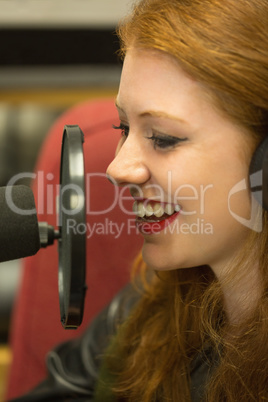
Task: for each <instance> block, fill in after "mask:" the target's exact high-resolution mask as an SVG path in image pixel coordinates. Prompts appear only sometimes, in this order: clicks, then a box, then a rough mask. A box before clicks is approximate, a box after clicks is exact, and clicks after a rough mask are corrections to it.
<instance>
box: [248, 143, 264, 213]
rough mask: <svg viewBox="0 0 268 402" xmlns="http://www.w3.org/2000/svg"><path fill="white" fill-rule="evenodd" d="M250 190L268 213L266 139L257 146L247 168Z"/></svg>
mask: <svg viewBox="0 0 268 402" xmlns="http://www.w3.org/2000/svg"><path fill="white" fill-rule="evenodd" d="M249 182H250V190H251V192H252V193H253V195H254V197H255V198H256V200H257V201H258V202H259V203H260V204H261V206H262V207H263V208H264V209H265V210H266V211H268V137H265V138H264V140H263V141H262V142H261V143H260V144H259V145H258V147H257V149H256V151H255V152H254V154H253V156H252V159H251V163H250V167H249Z"/></svg>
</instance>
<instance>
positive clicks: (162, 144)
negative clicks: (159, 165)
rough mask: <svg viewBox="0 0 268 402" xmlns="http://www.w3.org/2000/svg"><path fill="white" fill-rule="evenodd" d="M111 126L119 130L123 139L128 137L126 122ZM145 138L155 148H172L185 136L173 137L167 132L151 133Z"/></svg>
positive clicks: (184, 139) (183, 139)
mask: <svg viewBox="0 0 268 402" xmlns="http://www.w3.org/2000/svg"><path fill="white" fill-rule="evenodd" d="M113 128H114V129H115V130H121V135H122V137H123V138H124V139H126V138H127V137H128V135H129V126H127V125H126V124H123V123H120V125H119V126H115V125H113ZM146 138H147V139H148V140H151V141H152V142H153V146H154V148H155V149H157V148H160V149H165V148H173V147H175V146H176V145H178V144H179V143H180V142H183V141H186V140H187V138H180V137H173V136H172V135H168V134H155V133H153V134H152V135H151V136H150V137H146Z"/></svg>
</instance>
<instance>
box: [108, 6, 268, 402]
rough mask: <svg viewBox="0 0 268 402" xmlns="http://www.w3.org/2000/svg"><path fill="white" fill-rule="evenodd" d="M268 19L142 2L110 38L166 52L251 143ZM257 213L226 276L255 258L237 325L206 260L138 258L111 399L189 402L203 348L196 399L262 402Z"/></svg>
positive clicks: (263, 115) (267, 77) (266, 90)
mask: <svg viewBox="0 0 268 402" xmlns="http://www.w3.org/2000/svg"><path fill="white" fill-rule="evenodd" d="M267 25H268V2H267V0H168V1H166V0H142V1H139V2H138V3H136V4H135V6H134V8H133V11H132V13H131V14H130V15H129V16H128V17H127V18H126V19H125V20H123V21H122V22H121V24H120V26H119V29H118V35H119V38H120V41H121V54H122V55H123V56H124V54H125V53H126V52H127V50H128V48H130V47H133V46H134V47H137V48H143V49H157V50H159V51H162V52H165V53H167V54H169V55H171V56H172V57H174V58H175V59H176V60H177V61H178V63H179V64H180V66H181V67H182V68H183V69H184V70H185V71H186V72H187V73H188V74H190V75H191V76H192V77H193V78H195V79H196V80H198V82H199V83H200V84H201V85H203V87H204V90H205V92H206V94H207V97H208V100H209V101H211V102H212V103H211V104H212V105H214V106H215V107H216V108H217V109H218V110H219V111H220V112H221V113H224V114H225V115H226V116H227V118H229V119H231V120H232V121H233V122H234V123H235V124H237V125H239V126H242V127H244V128H245V131H246V132H248V133H250V134H251V136H252V137H253V138H254V139H255V144H256V146H257V144H258V143H259V142H260V141H261V140H262V139H263V138H264V137H265V136H266V135H267V134H268V131H267V130H268V113H267V109H268V31H267V29H268V26H267ZM259 214H260V215H262V220H263V230H262V232H260V233H259V232H255V231H249V236H248V239H247V241H246V242H245V246H244V249H243V252H242V253H240V254H239V255H237V256H236V258H235V260H234V261H232V264H231V265H230V267H229V270H228V275H227V276H226V278H225V281H226V283H228V284H229V285H230V284H231V283H232V281H233V280H234V279H235V278H237V277H238V276H239V275H246V273H247V272H248V273H249V272H250V270H251V269H252V266H253V265H256V261H258V262H259V264H258V269H259V273H260V277H261V281H262V290H261V292H260V293H261V294H260V296H259V299H258V302H257V304H256V305H254V307H252V309H249V310H248V311H247V313H246V314H245V315H244V316H243V317H241V319H240V321H239V322H238V323H235V324H232V323H230V322H229V321H228V319H227V317H226V315H225V312H224V303H223V294H222V290H221V289H222V287H221V286H220V284H219V282H218V281H217V279H216V277H215V275H214V274H213V272H212V270H211V269H210V268H209V267H208V266H203V267H193V268H191V269H189V268H187V269H178V270H174V271H168V272H158V273H155V272H150V271H149V269H148V268H147V267H146V266H145V265H144V263H142V262H141V259H138V260H137V262H136V264H135V266H136V267H137V266H141V267H142V269H141V271H140V272H141V273H142V275H140V276H141V277H142V278H143V279H142V282H143V289H144V290H143V292H142V296H141V299H140V301H139V303H138V305H137V306H136V308H135V309H134V310H133V313H132V314H131V316H130V317H129V319H128V321H127V323H126V325H124V326H123V327H122V329H121V331H120V330H119V334H118V337H117V341H116V345H115V347H114V349H113V352H111V353H110V354H109V355H108V357H107V364H108V366H109V369H110V370H111V371H112V372H113V373H114V374H116V381H115V384H114V388H113V390H114V393H115V395H116V396H117V398H118V400H123V401H133V402H134V401H135V402H137V401H139V402H140V401H142V402H152V401H173V402H177V401H180V402H184V401H190V400H191V395H190V381H191V379H190V372H189V370H190V365H191V362H192V360H193V359H194V357H195V356H196V355H197V354H198V353H199V352H200V351H201V350H202V349H203V348H204V347H205V345H210V346H212V347H213V350H215V351H216V352H218V353H219V355H220V361H219V363H218V365H217V367H216V368H215V369H214V370H213V372H212V374H211V378H210V380H209V382H208V384H207V388H206V395H205V400H207V401H210V402H215V401H228V402H229V401H233V402H237V401H262V400H268V219H267V213H266V212H265V211H262V210H261V207H260V208H259ZM115 356H116V358H115ZM118 356H119V357H120V358H118Z"/></svg>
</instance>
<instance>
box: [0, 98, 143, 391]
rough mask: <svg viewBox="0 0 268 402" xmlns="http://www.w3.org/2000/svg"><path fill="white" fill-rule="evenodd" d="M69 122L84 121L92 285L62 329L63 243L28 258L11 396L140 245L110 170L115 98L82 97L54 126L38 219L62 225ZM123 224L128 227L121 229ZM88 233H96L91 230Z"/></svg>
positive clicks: (39, 176) (30, 381)
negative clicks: (58, 203) (59, 197)
mask: <svg viewBox="0 0 268 402" xmlns="http://www.w3.org/2000/svg"><path fill="white" fill-rule="evenodd" d="M65 124H78V125H79V126H80V127H81V129H82V131H83V132H84V134H85V143H84V154H85V171H86V173H87V185H86V187H87V190H88V200H87V201H88V210H87V224H89V225H90V227H91V229H93V228H94V224H95V229H94V234H93V235H92V236H91V237H90V238H88V239H87V285H88V291H87V295H86V302H85V311H84V320H83V324H82V325H81V327H80V328H79V329H77V330H75V331H73V330H68V331H66V330H64V329H63V327H62V325H61V323H60V311H59V300H58V253H57V244H54V245H53V246H50V247H48V248H47V249H42V250H40V251H39V252H38V253H37V254H36V255H35V256H33V257H29V258H27V259H25V260H24V270H23V278H22V283H21V287H20V290H19V294H18V297H17V300H16V303H15V308H14V314H13V320H12V326H11V347H12V353H13V362H12V365H11V370H10V375H9V383H8V390H7V395H6V399H11V398H14V397H16V396H19V395H21V394H23V393H25V392H27V391H28V390H30V389H31V388H33V387H34V386H35V385H36V384H37V383H38V382H40V381H41V380H42V379H43V378H44V377H45V376H46V368H45V356H46V353H47V352H48V350H50V349H51V348H53V347H54V346H55V345H56V344H58V343H60V342H62V341H65V340H67V339H70V338H73V337H77V336H79V334H81V332H82V331H83V330H84V329H85V327H86V326H87V325H88V323H89V322H90V321H91V319H92V318H93V316H94V315H96V314H97V313H98V311H100V310H101V309H102V308H103V307H104V305H106V304H107V303H108V302H109V300H111V298H112V296H113V295H114V294H115V293H116V292H117V291H118V290H119V289H120V288H121V287H122V286H123V285H124V284H125V283H126V282H127V281H128V280H129V271H130V267H131V263H132V261H133V259H134V258H135V255H136V254H137V253H138V250H139V248H140V246H141V238H140V236H138V235H137V232H136V229H135V227H134V219H133V216H132V215H130V214H125V213H124V212H122V211H121V209H122V208H120V207H119V205H118V203H117V202H116V201H117V200H116V197H117V196H118V194H117V193H116V188H115V187H114V186H112V185H111V183H109V182H108V180H107V179H106V178H105V171H106V168H107V166H108V164H109V162H110V161H111V160H112V158H113V156H114V152H115V148H116V144H117V142H118V139H119V134H118V132H115V130H113V129H112V124H118V117H117V113H116V109H115V106H114V102H113V100H110V99H107V100H98V101H94V102H87V103H84V104H81V105H78V106H77V107H74V108H73V109H71V110H69V111H67V112H66V113H65V114H64V115H62V116H61V117H60V118H59V119H58V120H57V122H56V123H55V124H54V126H53V127H52V129H51V131H50V133H49V135H48V137H47V139H46V141H45V144H44V146H43V148H42V152H41V155H40V157H39V161H38V164H37V167H36V178H35V180H34V183H33V189H34V194H35V199H36V204H37V210H38V218H39V221H46V222H48V223H49V224H51V225H54V226H56V213H55V195H56V190H57V188H58V186H57V185H58V183H59V170H60V152H61V140H62V133H63V127H64V125H65ZM125 196H126V194H125ZM124 207H125V208H126V209H128V210H129V211H130V210H131V201H130V200H129V202H126V201H124ZM92 212H97V214H93V213H92ZM100 212H102V213H101V214H100ZM96 225H98V226H96ZM97 227H98V230H97ZM119 229H122V232H121V233H120V234H119ZM87 234H88V235H89V236H90V232H88V233H87Z"/></svg>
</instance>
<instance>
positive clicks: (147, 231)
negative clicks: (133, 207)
mask: <svg viewBox="0 0 268 402" xmlns="http://www.w3.org/2000/svg"><path fill="white" fill-rule="evenodd" d="M179 213H180V211H178V212H175V213H174V214H173V215H171V216H170V217H169V218H166V219H163V220H161V221H159V222H150V221H142V220H141V219H140V218H137V219H136V226H137V228H138V230H139V231H140V232H141V234H143V235H153V234H157V233H160V232H161V231H162V230H164V229H165V228H166V227H168V226H169V225H171V224H172V222H173V221H174V220H175V219H176V218H177V217H178V215H179Z"/></svg>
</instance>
